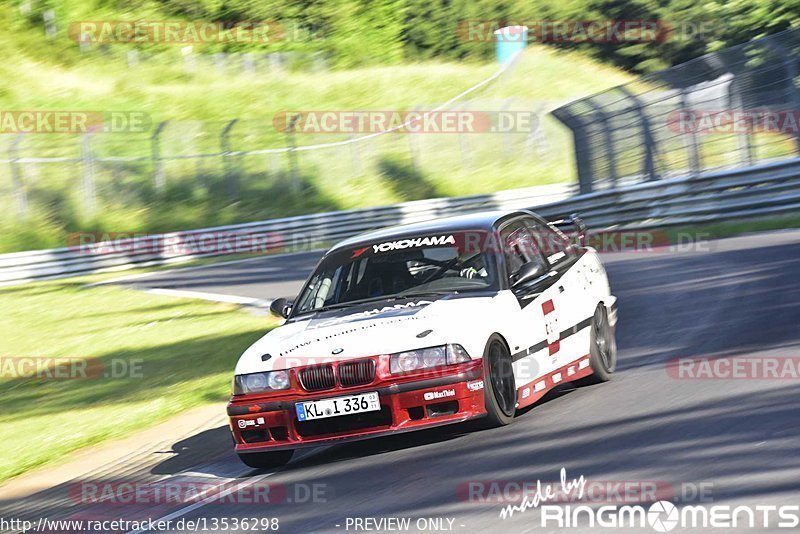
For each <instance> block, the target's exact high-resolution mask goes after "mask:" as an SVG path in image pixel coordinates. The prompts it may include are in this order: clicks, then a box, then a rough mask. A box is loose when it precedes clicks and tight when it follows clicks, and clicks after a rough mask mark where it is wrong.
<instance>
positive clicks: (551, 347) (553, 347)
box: [547, 339, 561, 356]
mask: <svg viewBox="0 0 800 534" xmlns="http://www.w3.org/2000/svg"><path fill="white" fill-rule="evenodd" d="M547 348H548V349H549V350H550V356H552V355H553V354H555V353H556V352H558V351H559V350H561V340H560V339H559V340H557V341H553V342H552V343H550V344H549V345H548V346H547Z"/></svg>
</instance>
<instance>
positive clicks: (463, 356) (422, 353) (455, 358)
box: [389, 344, 470, 374]
mask: <svg viewBox="0 0 800 534" xmlns="http://www.w3.org/2000/svg"><path fill="white" fill-rule="evenodd" d="M469 360H470V357H469V354H468V353H467V351H466V350H465V349H464V347H462V346H461V345H454V344H453V345H440V346H438V347H430V348H427V349H419V350H409V351H405V352H398V353H396V354H392V355H391V356H390V359H389V370H390V371H391V373H392V374H401V373H409V372H411V371H418V370H420V369H431V368H434V367H443V366H445V365H452V364H454V363H462V362H468V361H469Z"/></svg>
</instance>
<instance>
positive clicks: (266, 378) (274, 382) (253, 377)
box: [233, 371, 289, 395]
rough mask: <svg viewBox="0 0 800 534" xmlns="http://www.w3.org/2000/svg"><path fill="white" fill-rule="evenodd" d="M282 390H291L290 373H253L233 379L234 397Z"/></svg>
mask: <svg viewBox="0 0 800 534" xmlns="http://www.w3.org/2000/svg"><path fill="white" fill-rule="evenodd" d="M282 389H289V372H288V371H269V372H266V373H251V374H248V375H236V376H235V377H234V378H233V394H234V395H245V394H247V393H264V392H267V391H280V390H282Z"/></svg>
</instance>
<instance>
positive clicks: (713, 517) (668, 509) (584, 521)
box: [500, 468, 800, 532]
mask: <svg viewBox="0 0 800 534" xmlns="http://www.w3.org/2000/svg"><path fill="white" fill-rule="evenodd" d="M588 484H589V481H588V480H587V479H586V478H585V477H584V476H583V475H581V476H580V477H578V478H573V479H568V478H567V473H566V469H564V468H562V469H561V479H560V481H559V482H555V483H542V482H541V481H537V482H536V485H535V491H533V492H531V493H527V494H525V496H524V497H523V498H522V499H521V500H520V502H519V503H518V504H508V505H506V506H504V507H503V508H502V509H501V510H500V517H501V518H502V519H507V518H510V517H512V516H514V515H515V514H520V513H525V512H527V511H528V510H530V509H536V508H538V509H539V526H540V527H542V528H548V529H557V530H562V529H569V528H585V527H587V526H588V527H590V528H593V529H596V528H611V529H619V528H647V527H649V528H651V529H652V530H653V531H655V532H671V531H673V530H675V529H676V528H694V529H698V528H703V529H705V528H719V529H770V530H775V529H788V528H797V527H798V526H800V505H784V506H775V505H762V504H755V505H725V504H686V505H684V506H681V507H679V506H676V505H675V504H674V503H673V502H671V501H668V500H659V501H656V502H653V503H651V504H649V505H648V504H622V505H620V504H609V505H603V506H599V507H598V506H592V505H591V504H563V503H564V502H569V503H572V502H577V501H582V500H583V499H584V494H585V492H586V488H587V485H588ZM559 503H562V504H559Z"/></svg>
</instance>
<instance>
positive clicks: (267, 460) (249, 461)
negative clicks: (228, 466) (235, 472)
mask: <svg viewBox="0 0 800 534" xmlns="http://www.w3.org/2000/svg"><path fill="white" fill-rule="evenodd" d="M237 455H238V456H239V459H240V460H241V461H242V463H243V464H244V465H246V466H247V467H253V468H255V469H272V468H275V467H283V466H284V465H286V464H287V463H289V460H291V459H292V455H294V450H292V449H289V450H286V451H268V452H250V453H237Z"/></svg>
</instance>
